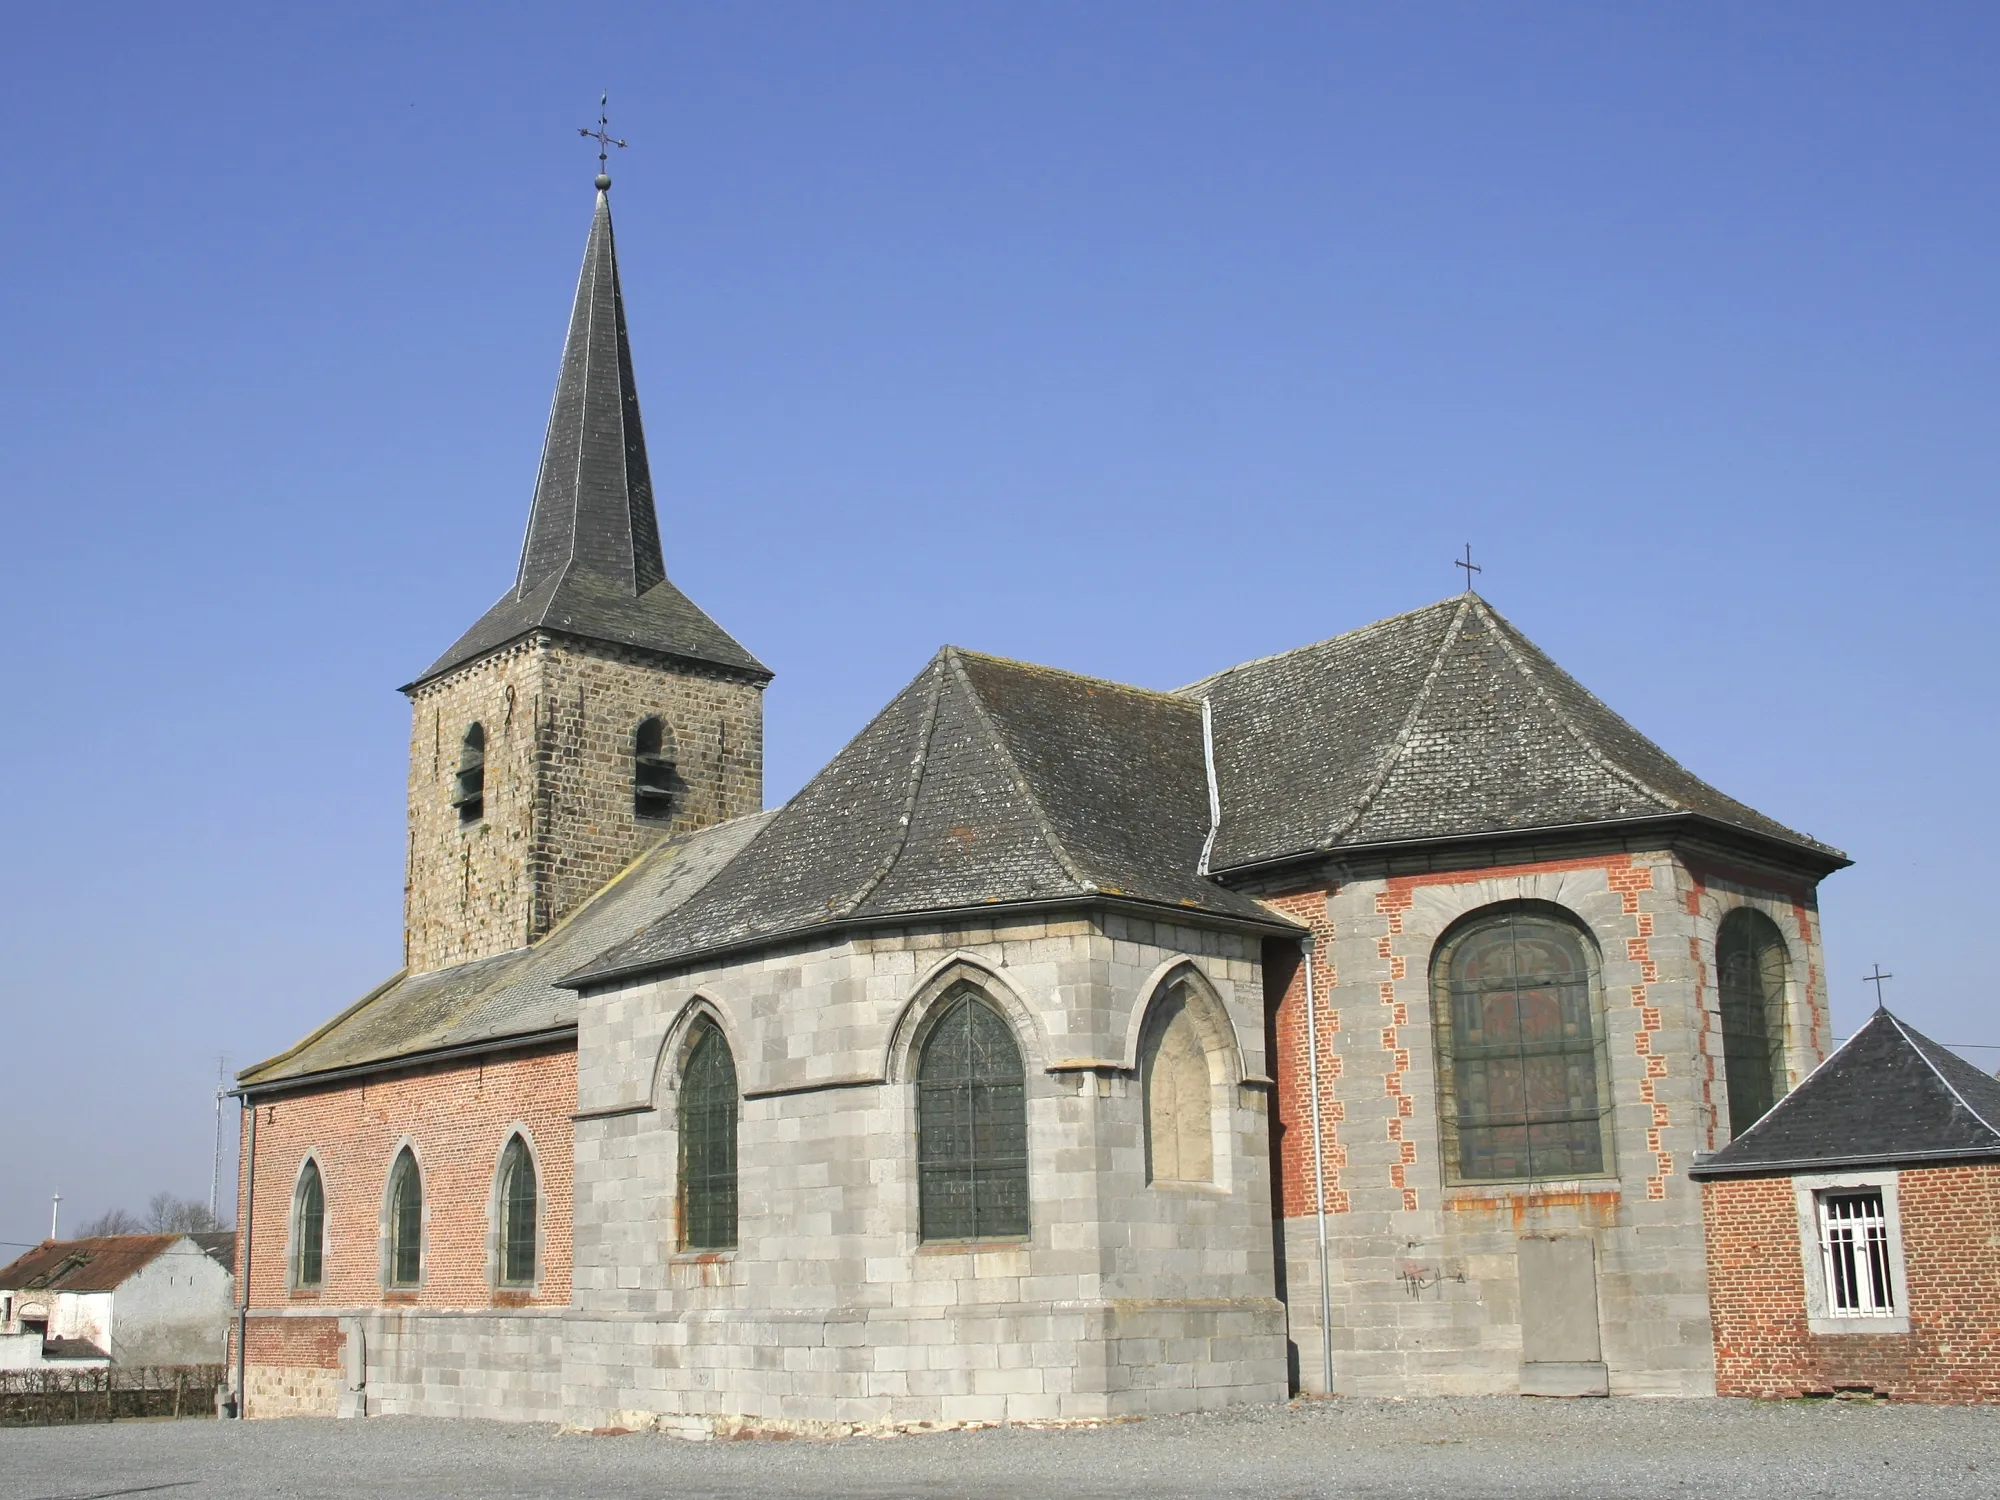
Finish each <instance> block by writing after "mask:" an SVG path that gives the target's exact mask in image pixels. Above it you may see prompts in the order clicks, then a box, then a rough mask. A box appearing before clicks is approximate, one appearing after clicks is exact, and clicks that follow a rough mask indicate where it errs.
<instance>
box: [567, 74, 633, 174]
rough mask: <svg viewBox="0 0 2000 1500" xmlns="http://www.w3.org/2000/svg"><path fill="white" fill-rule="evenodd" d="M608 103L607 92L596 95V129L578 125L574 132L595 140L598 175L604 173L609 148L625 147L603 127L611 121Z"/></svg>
mask: <svg viewBox="0 0 2000 1500" xmlns="http://www.w3.org/2000/svg"><path fill="white" fill-rule="evenodd" d="M610 103H611V96H610V95H609V94H600V95H598V96H597V129H595V130H586V129H584V128H583V127H582V126H581V125H579V126H578V127H577V130H576V133H577V134H578V135H580V136H584V137H586V138H587V139H589V140H593V141H596V142H597V175H598V176H600V177H602V176H605V175H606V174H605V171H604V164H605V162H606V161H608V160H609V159H610V156H611V148H612V147H613V146H616V147H617V148H618V149H619V150H621V151H622V150H624V149H625V145H626V143H625V142H624V141H621V140H619V139H618V137H617V136H615V135H613V134H612V133H611V132H610V131H609V130H607V129H606V128H605V127H606V126H608V125H609V124H610V123H611V115H610V112H609V109H608V106H609V105H610Z"/></svg>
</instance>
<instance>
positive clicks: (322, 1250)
mask: <svg viewBox="0 0 2000 1500" xmlns="http://www.w3.org/2000/svg"><path fill="white" fill-rule="evenodd" d="M292 1202H293V1209H292V1285H293V1286H296V1287H316V1286H318V1285H319V1284H320V1282H321V1281H322V1280H323V1279H324V1278H325V1273H326V1262H325V1254H326V1185H325V1184H324V1183H323V1182H321V1181H320V1176H319V1163H318V1162H315V1161H312V1160H311V1159H308V1160H307V1162H306V1165H305V1170H304V1171H302V1172H300V1173H299V1185H298V1189H297V1191H296V1192H295V1193H294V1194H293V1195H292Z"/></svg>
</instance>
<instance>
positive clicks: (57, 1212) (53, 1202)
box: [49, 1192, 62, 1239]
mask: <svg viewBox="0 0 2000 1500" xmlns="http://www.w3.org/2000/svg"><path fill="white" fill-rule="evenodd" d="M61 1219H62V1194H61V1193H60V1192H58V1193H55V1194H53V1195H52V1196H51V1197H50V1199H49V1238H50V1239H54V1238H55V1237H56V1225H57V1223H58V1222H59V1221H60V1220H61Z"/></svg>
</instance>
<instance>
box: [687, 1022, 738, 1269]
mask: <svg viewBox="0 0 2000 1500" xmlns="http://www.w3.org/2000/svg"><path fill="white" fill-rule="evenodd" d="M695 1031H696V1035H695V1038H694V1044H693V1045H692V1046H690V1047H689V1048H688V1054H687V1064H686V1067H685V1068H684V1069H683V1070H682V1073H681V1099H680V1132H681V1215H680V1218H681V1248H682V1249H684V1250H732V1249H734V1248H735V1247H736V1113H737V1110H736V1061H735V1059H734V1058H732V1057H731V1056H730V1055H729V1043H728V1042H726V1041H724V1040H723V1037H722V1031H721V1028H719V1027H718V1026H716V1024H715V1023H714V1022H713V1021H699V1022H697V1023H696V1025H695Z"/></svg>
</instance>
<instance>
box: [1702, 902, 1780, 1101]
mask: <svg viewBox="0 0 2000 1500" xmlns="http://www.w3.org/2000/svg"><path fill="white" fill-rule="evenodd" d="M1715 968H1716V980H1717V985H1716V987H1717V989H1718V990H1719V991H1720V992H1721V1001H1722V1071H1723V1078H1724V1081H1725V1082H1726V1083H1727V1084H1728V1091H1729V1134H1730V1136H1731V1137H1732V1138H1734V1137H1736V1136H1739V1135H1741V1134H1742V1133H1743V1132H1744V1131H1746V1130H1748V1129H1749V1128H1750V1127H1751V1126H1752V1125H1754V1124H1756V1123H1757V1122H1758V1121H1759V1120H1760V1119H1762V1118H1763V1117H1764V1115H1765V1114H1766V1113H1768V1112H1769V1110H1770V1108H1771V1106H1772V1105H1774V1104H1776V1103H1777V1102H1778V1099H1779V1097H1780V1096H1781V1095H1782V1094H1783V1093H1784V1092H1785V939H1784V937H1783V935H1782V934H1781V933H1779V931H1778V926H1777V924H1776V923H1775V922H1773V921H1772V920H1771V919H1770V918H1769V917H1767V916H1765V915H1764V914H1763V913H1762V912H1759V911H1751V910H1749V909H1748V908H1744V907H1739V908H1737V909H1736V910H1735V911H1733V912H1731V913H1730V914H1729V915H1728V916H1726V917H1724V918H1723V919H1722V929H1721V931H1720V932H1718V933H1717V934H1716V940H1715Z"/></svg>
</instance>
